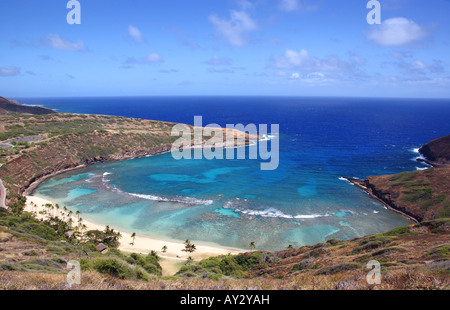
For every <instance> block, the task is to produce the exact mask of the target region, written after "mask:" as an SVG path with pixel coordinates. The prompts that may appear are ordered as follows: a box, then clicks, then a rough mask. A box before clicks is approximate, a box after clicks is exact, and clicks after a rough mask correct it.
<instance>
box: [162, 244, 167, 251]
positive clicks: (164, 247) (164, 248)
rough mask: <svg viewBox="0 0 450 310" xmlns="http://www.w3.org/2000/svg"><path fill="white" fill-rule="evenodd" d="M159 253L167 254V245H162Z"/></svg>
mask: <svg viewBox="0 0 450 310" xmlns="http://www.w3.org/2000/svg"><path fill="white" fill-rule="evenodd" d="M161 252H163V253H166V252H167V245H164V246H163V247H162V249H161Z"/></svg>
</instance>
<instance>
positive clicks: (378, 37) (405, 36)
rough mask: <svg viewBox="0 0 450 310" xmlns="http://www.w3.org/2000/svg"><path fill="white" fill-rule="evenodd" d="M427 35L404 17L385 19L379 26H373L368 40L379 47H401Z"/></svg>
mask: <svg viewBox="0 0 450 310" xmlns="http://www.w3.org/2000/svg"><path fill="white" fill-rule="evenodd" d="M426 35H427V32H426V31H425V29H424V28H423V27H421V26H419V25H418V24H416V23H415V22H414V21H412V20H409V19H407V18H404V17H395V18H390V19H386V20H385V21H383V23H382V24H381V25H379V26H373V30H372V31H370V32H369V33H368V36H367V37H368V39H369V40H372V41H374V42H375V43H376V44H378V45H381V46H403V45H407V44H410V43H414V42H418V41H420V40H422V39H423V38H424V37H425V36H426Z"/></svg>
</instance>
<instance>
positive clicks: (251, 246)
mask: <svg viewBox="0 0 450 310" xmlns="http://www.w3.org/2000/svg"><path fill="white" fill-rule="evenodd" d="M248 247H249V248H250V249H254V248H256V245H255V242H253V241H252V242H250V244H249V245H248Z"/></svg>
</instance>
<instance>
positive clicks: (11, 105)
mask: <svg viewBox="0 0 450 310" xmlns="http://www.w3.org/2000/svg"><path fill="white" fill-rule="evenodd" d="M18 113H26V114H36V115H42V114H51V113H56V111H53V110H51V109H47V108H44V107H40V106H26V105H22V104H20V103H17V102H16V101H14V100H10V99H6V98H4V97H0V115H15V114H18Z"/></svg>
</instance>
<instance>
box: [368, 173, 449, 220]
mask: <svg viewBox="0 0 450 310" xmlns="http://www.w3.org/2000/svg"><path fill="white" fill-rule="evenodd" d="M361 184H363V186H365V187H367V189H368V190H369V191H370V192H371V193H372V194H374V195H375V196H376V197H378V198H379V199H381V200H383V201H384V202H386V203H388V204H389V205H392V206H395V208H396V209H398V210H400V211H402V212H404V213H406V214H408V215H411V216H413V217H414V218H416V219H417V220H419V221H422V220H432V219H439V218H446V217H450V168H449V167H445V168H430V169H426V170H422V171H412V172H403V173H399V174H396V175H385V176H370V177H368V178H367V179H366V180H365V181H364V182H361Z"/></svg>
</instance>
